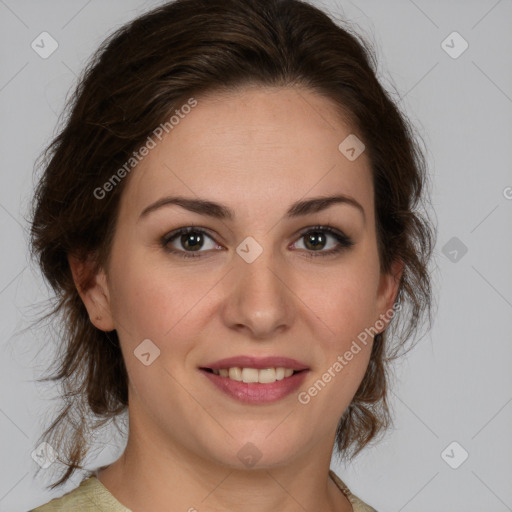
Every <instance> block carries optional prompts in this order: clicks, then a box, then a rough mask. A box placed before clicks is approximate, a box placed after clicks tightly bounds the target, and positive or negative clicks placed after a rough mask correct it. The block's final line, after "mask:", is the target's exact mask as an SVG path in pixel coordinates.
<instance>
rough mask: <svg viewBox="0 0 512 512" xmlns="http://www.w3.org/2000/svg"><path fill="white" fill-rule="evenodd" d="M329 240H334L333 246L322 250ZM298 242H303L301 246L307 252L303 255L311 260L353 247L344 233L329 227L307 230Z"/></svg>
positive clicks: (352, 243)
mask: <svg viewBox="0 0 512 512" xmlns="http://www.w3.org/2000/svg"><path fill="white" fill-rule="evenodd" d="M329 238H331V239H334V244H333V246H332V245H331V248H330V249H329V250H322V249H324V248H325V246H326V245H328V244H327V242H328V239H329ZM299 240H305V243H304V244H303V245H304V246H305V249H306V251H307V252H306V254H305V255H306V256H307V257H312V258H314V257H317V256H330V255H334V254H337V253H339V252H341V251H342V250H344V249H347V248H349V247H351V246H352V245H354V242H353V241H352V240H351V239H350V238H349V237H348V236H347V235H345V233H343V232H341V231H339V230H337V229H334V228H332V227H330V226H314V227H311V228H308V229H307V231H303V232H302V233H301V235H300V238H299ZM295 244H297V242H295ZM295 244H294V245H295ZM315 253H316V254H315Z"/></svg>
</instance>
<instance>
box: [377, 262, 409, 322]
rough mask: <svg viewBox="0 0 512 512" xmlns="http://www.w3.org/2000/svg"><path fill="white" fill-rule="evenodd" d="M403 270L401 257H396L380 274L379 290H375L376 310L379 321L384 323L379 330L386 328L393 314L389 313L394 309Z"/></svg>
mask: <svg viewBox="0 0 512 512" xmlns="http://www.w3.org/2000/svg"><path fill="white" fill-rule="evenodd" d="M403 271H404V263H403V261H402V260H401V259H398V260H395V261H394V262H393V264H392V265H391V269H390V272H389V273H385V274H384V273H383V274H381V276H380V281H379V290H378V292H377V312H378V313H379V319H378V320H379V321H380V322H379V323H380V324H384V327H383V328H382V329H380V332H382V331H384V330H385V329H386V327H387V326H388V324H389V322H390V321H391V319H392V318H393V316H394V315H391V314H390V313H391V312H392V311H394V310H393V305H394V303H395V300H396V296H397V293H398V288H399V286H400V280H401V278H402V274H403ZM395 310H396V308H395Z"/></svg>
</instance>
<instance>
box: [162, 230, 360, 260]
mask: <svg viewBox="0 0 512 512" xmlns="http://www.w3.org/2000/svg"><path fill="white" fill-rule="evenodd" d="M312 232H314V233H317V232H325V233H328V234H330V235H331V236H333V237H334V238H335V239H336V240H337V241H338V242H339V244H338V245H337V246H336V247H335V248H334V249H329V250H328V251H306V254H307V256H306V257H308V258H316V257H328V256H333V255H334V254H337V253H340V252H341V251H343V250H344V249H348V248H349V247H351V246H353V245H354V242H353V241H352V240H351V238H350V237H348V236H347V235H345V234H344V233H342V232H341V231H338V230H337V229H333V228H332V227H330V226H329V225H324V226H313V227H310V228H307V229H306V230H305V231H303V232H302V233H301V234H300V235H299V238H298V239H297V240H300V239H301V238H302V237H304V236H305V235H307V234H309V233H312ZM187 233H201V234H203V235H206V236H208V237H209V238H211V239H212V240H213V238H212V237H211V235H209V233H208V232H207V231H205V230H204V229H201V228H198V227H195V226H189V227H186V228H180V229H177V230H175V231H172V232H171V233H168V234H167V235H165V236H164V237H163V238H162V239H161V242H160V243H161V245H162V247H163V248H164V249H165V250H166V251H167V252H169V253H171V254H175V255H177V256H178V257H181V258H184V259H190V258H202V257H203V256H201V254H200V253H201V252H205V251H197V252H198V254H194V253H193V252H192V251H180V250H176V249H170V248H169V243H170V242H172V241H173V240H174V239H175V238H177V237H178V236H180V235H183V234H187Z"/></svg>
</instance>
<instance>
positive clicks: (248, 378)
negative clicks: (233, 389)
mask: <svg viewBox="0 0 512 512" xmlns="http://www.w3.org/2000/svg"><path fill="white" fill-rule="evenodd" d="M212 371H213V373H215V375H220V376H221V377H228V378H230V379H232V380H237V381H239V382H245V383H252V382H259V383H261V384H272V382H275V381H276V380H283V379H284V378H286V377H291V376H292V375H293V370H292V369H291V368H282V367H279V368H264V369H262V370H258V369H257V368H236V367H235V368H229V369H228V368H223V369H221V370H212Z"/></svg>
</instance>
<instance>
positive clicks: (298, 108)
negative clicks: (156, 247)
mask: <svg viewBox="0 0 512 512" xmlns="http://www.w3.org/2000/svg"><path fill="white" fill-rule="evenodd" d="M196 100H197V105H196V106H195V107H193V108H191V109H190V111H188V109H187V111H188V113H187V114H183V113H182V114H181V116H179V118H178V117H175V118H174V121H175V122H176V120H177V121H178V122H177V123H176V124H174V126H173V128H172V129H171V130H170V131H169V133H168V134H165V135H164V137H163V138H162V140H161V141H160V142H159V141H158V140H157V139H155V140H156V141H157V145H156V147H155V148H154V149H151V150H150V152H149V154H148V155H147V156H146V157H145V158H144V159H143V160H142V161H141V162H140V163H139V164H138V165H137V167H136V168H135V169H134V171H132V174H131V175H130V176H129V182H130V183H128V184H127V187H126V190H125V191H124V193H123V196H124V197H123V200H122V202H124V203H125V204H129V205H130V206H131V208H130V211H135V210H138V211H139V212H140V210H141V209H142V208H144V206H147V204H148V203H150V202H152V201H155V200H157V199H159V198H160V197H161V196H163V195H166V194H168V195H176V194H177V193H179V194H182V195H186V196H192V197H193V196H197V197H201V198H207V199H210V200H214V201H219V202H223V203H225V204H230V205H231V206H232V208H233V209H234V210H235V211H238V210H240V213H241V214H243V213H244V212H245V214H247V215H249V214H250V211H252V212H253V213H254V212H255V211H258V212H265V211H267V209H268V208H269V206H271V205H273V207H274V208H275V205H276V204H277V205H279V204H281V205H282V207H283V208H285V207H286V206H287V205H288V204H291V203H292V202H294V201H296V200H297V199H299V198H303V197H308V196H319V195H327V194H332V193H335V192H339V193H343V194H347V195H350V196H352V197H354V198H356V199H357V200H358V201H359V202H360V203H361V204H363V206H364V208H365V210H368V212H369V211H371V209H373V184H372V179H371V172H370V162H369V160H368V158H367V156H366V154H365V153H364V152H363V153H362V154H361V155H360V156H359V157H358V158H357V159H356V160H354V161H350V160H349V159H348V158H347V157H346V156H345V155H344V154H343V153H342V152H340V150H339V149H338V146H339V145H340V143H341V142H342V141H344V140H345V139H346V138H347V137H348V136H350V135H353V133H354V132H353V127H351V126H350V124H349V123H348V122H347V120H346V119H343V118H342V117H341V116H340V113H339V110H338V109H337V108H336V105H335V104H334V103H333V102H332V100H329V99H327V98H325V97H323V96H320V95H318V94H316V93H313V92H311V91H309V90H306V89H297V88H294V89H292V88H277V87H274V88H271V87H255V86H254V87H247V88H244V89H243V90H239V91H230V92H222V93H210V94H208V95H205V96H200V97H197V98H196ZM177 109H178V110H179V106H178V107H177ZM249 210H250V211H249Z"/></svg>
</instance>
